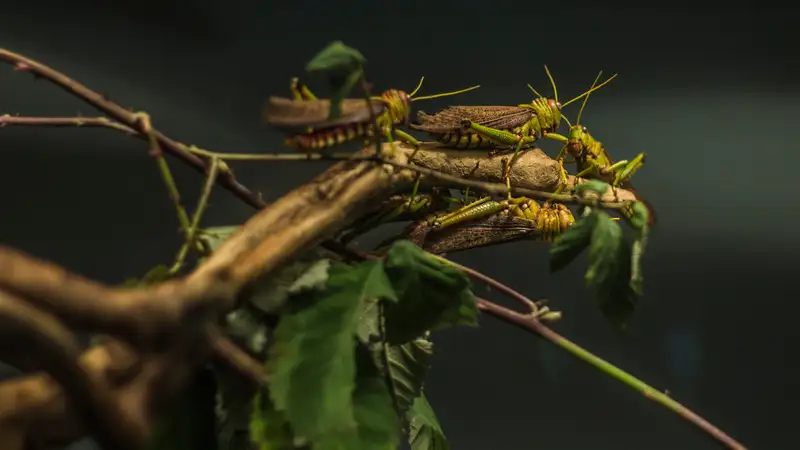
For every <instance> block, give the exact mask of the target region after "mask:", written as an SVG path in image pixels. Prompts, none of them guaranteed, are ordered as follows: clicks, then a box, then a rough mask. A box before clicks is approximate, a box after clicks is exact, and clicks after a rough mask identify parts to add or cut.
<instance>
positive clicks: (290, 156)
mask: <svg viewBox="0 0 800 450" xmlns="http://www.w3.org/2000/svg"><path fill="white" fill-rule="evenodd" d="M112 124H113V122H108V120H107V119H105V118H102V117H100V118H91V119H88V118H70V117H41V118H38V117H37V118H32V117H14V116H8V115H6V116H2V117H0V127H2V126H6V125H24V126H25V125H27V126H32V125H38V126H51V125H52V126H68V125H75V126H96V127H108V128H115V129H118V130H120V131H125V132H128V133H134V134H135V133H136V130H133V129H130V128H124V127H121V126H113V125H112ZM181 145H182V144H181ZM184 147H185V149H186V151H188V152H190V153H194V154H196V155H200V156H204V157H207V158H209V159H211V158H215V157H216V158H219V159H221V160H223V161H359V162H375V163H378V164H387V165H390V166H393V167H396V168H399V169H405V170H409V171H412V172H416V173H419V174H422V175H426V176H429V177H432V178H435V179H438V180H441V181H445V182H448V183H452V184H459V185H462V186H465V187H469V188H473V189H478V190H481V191H483V192H486V193H489V194H495V195H506V194H507V193H508V187H507V186H506V185H505V183H492V182H486V181H477V180H469V179H465V178H461V177H457V176H453V175H449V174H447V173H444V172H441V171H438V170H434V169H429V168H427V167H420V166H417V165H414V164H405V163H402V162H400V161H396V160H393V159H388V158H385V157H382V156H379V155H367V156H364V155H354V154H352V153H344V152H337V153H221V152H214V151H210V150H205V149H202V148H199V147H196V146H193V145H189V146H184ZM511 193H512V194H516V195H524V196H526V197H530V198H535V199H540V200H550V201H556V202H559V203H565V204H575V205H585V206H595V207H596V206H599V207H602V208H605V209H612V210H621V209H623V208H625V207H626V206H627V202H607V201H603V202H600V203H599V204H598V203H597V202H596V201H595V200H594V199H590V198H582V197H576V196H574V195H569V194H554V193H552V192H545V191H540V190H534V189H528V188H523V187H515V186H511Z"/></svg>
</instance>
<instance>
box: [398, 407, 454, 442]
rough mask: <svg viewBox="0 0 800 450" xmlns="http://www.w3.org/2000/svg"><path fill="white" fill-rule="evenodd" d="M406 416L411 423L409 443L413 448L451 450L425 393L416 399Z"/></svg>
mask: <svg viewBox="0 0 800 450" xmlns="http://www.w3.org/2000/svg"><path fill="white" fill-rule="evenodd" d="M406 416H407V418H408V422H409V424H410V427H409V428H410V432H409V434H408V443H409V444H410V445H411V450H450V444H449V443H448V442H447V438H446V437H445V435H444V431H442V426H441V425H439V420H437V419H436V414H435V413H434V412H433V408H431V405H430V403H428V399H427V398H425V395H424V394H423V395H420V396H419V397H417V398H416V400H414V404H413V405H412V406H411V409H410V410H409V411H408V414H407V415H406Z"/></svg>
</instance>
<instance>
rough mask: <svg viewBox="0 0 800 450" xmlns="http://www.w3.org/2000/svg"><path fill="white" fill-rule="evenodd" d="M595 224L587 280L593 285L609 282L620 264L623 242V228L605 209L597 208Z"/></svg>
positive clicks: (594, 214)
mask: <svg viewBox="0 0 800 450" xmlns="http://www.w3.org/2000/svg"><path fill="white" fill-rule="evenodd" d="M592 215H593V216H595V218H596V219H595V220H596V223H595V226H594V227H593V229H592V234H591V243H590V244H589V269H588V270H587V271H586V282H587V283H588V284H589V285H591V286H598V285H603V284H605V283H607V280H608V279H609V278H610V277H611V276H612V275H613V274H614V273H615V271H616V269H617V267H618V266H619V254H620V253H619V249H620V246H621V245H622V243H623V239H622V228H620V226H619V225H618V224H617V222H616V221H613V220H611V217H610V216H609V215H608V214H607V213H606V212H605V211H599V210H596V211H595V212H594V213H593V214H592Z"/></svg>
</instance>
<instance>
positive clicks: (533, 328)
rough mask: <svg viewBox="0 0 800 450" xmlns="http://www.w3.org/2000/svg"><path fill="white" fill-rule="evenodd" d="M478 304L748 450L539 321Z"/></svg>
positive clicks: (735, 447) (733, 447)
mask: <svg viewBox="0 0 800 450" xmlns="http://www.w3.org/2000/svg"><path fill="white" fill-rule="evenodd" d="M498 283H499V282H498ZM476 302H477V305H478V308H479V309H480V310H481V311H484V312H486V313H488V314H490V315H493V316H495V317H497V318H499V319H501V320H503V321H505V322H509V323H512V324H514V325H516V326H518V327H520V328H522V329H524V330H526V331H529V332H533V333H536V334H538V335H539V336H541V337H543V338H545V339H547V340H548V341H550V342H552V343H553V344H555V345H557V346H558V347H560V348H562V349H564V350H566V351H567V352H569V353H570V354H571V355H573V356H575V357H577V358H578V359H580V360H582V361H584V362H586V363H588V364H590V365H591V366H593V367H595V368H596V369H598V370H600V371H601V372H603V373H605V374H607V375H609V376H611V377H612V378H614V379H616V380H618V381H621V382H623V383H625V384H626V385H627V386H629V387H631V388H633V389H634V390H636V391H639V393H641V394H642V395H644V397H645V398H647V399H650V400H652V401H654V402H656V403H658V404H660V405H662V406H664V407H665V408H667V409H669V410H670V411H672V412H674V413H676V414H678V415H679V416H681V417H682V418H684V419H686V420H688V421H689V422H691V423H693V424H694V425H695V426H697V427H698V428H700V429H701V430H703V431H705V432H706V433H708V434H709V435H710V436H711V437H713V438H714V439H716V440H718V441H719V442H720V443H722V444H724V445H725V446H726V447H728V448H729V449H731V450H746V448H745V447H744V446H743V445H742V444H740V443H739V442H737V441H736V440H735V439H733V438H732V437H730V436H728V435H727V434H725V432H723V431H722V430H720V429H719V428H717V427H715V426H714V425H712V424H711V423H710V422H709V421H707V420H706V419H704V418H702V417H700V416H699V415H698V414H696V413H694V412H693V411H691V410H690V409H689V408H687V407H685V406H683V405H681V404H680V403H678V402H676V401H675V400H673V399H671V398H670V397H668V396H667V395H666V394H664V393H662V392H659V391H658V390H656V389H654V388H653V387H651V386H649V385H648V384H647V383H645V382H643V381H641V380H639V379H638V378H636V377H634V376H633V375H631V374H629V373H628V372H625V371H624V370H622V369H620V368H618V367H616V366H614V365H613V364H611V363H609V362H608V361H605V360H603V359H601V358H600V357H598V356H595V355H594V354H592V353H590V352H588V351H587V350H584V349H583V348H581V347H580V346H578V345H577V344H575V343H574V342H572V341H570V340H568V339H567V338H565V337H563V336H561V335H559V334H558V333H556V332H555V331H553V330H551V329H550V328H548V327H547V326H545V325H544V324H543V323H541V322H540V321H539V320H538V319H535V318H531V317H530V316H527V315H524V314H520V313H517V312H514V311H511V310H509V309H506V308H503V307H501V306H499V305H496V304H494V303H492V302H489V301H487V300H484V299H482V298H478V297H476Z"/></svg>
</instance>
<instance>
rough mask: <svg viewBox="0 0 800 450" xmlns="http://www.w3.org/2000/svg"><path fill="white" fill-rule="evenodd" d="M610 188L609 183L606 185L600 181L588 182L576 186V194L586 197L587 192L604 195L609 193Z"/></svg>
mask: <svg viewBox="0 0 800 450" xmlns="http://www.w3.org/2000/svg"><path fill="white" fill-rule="evenodd" d="M609 187H610V186H609V185H608V183H605V182H603V181H600V180H587V181H586V182H584V183H581V184H579V185H577V186H575V193H576V194H578V195H581V196H582V195H586V193H587V192H594V193H596V194H598V195H603V194H605V193H606V192H607V191H608V188H609Z"/></svg>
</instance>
